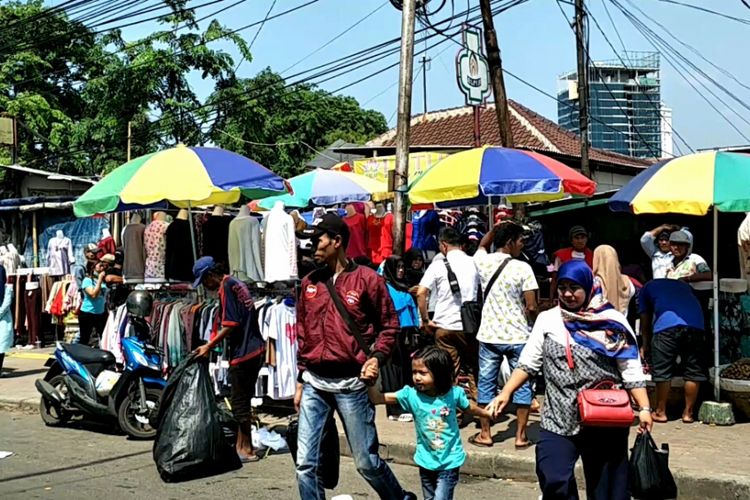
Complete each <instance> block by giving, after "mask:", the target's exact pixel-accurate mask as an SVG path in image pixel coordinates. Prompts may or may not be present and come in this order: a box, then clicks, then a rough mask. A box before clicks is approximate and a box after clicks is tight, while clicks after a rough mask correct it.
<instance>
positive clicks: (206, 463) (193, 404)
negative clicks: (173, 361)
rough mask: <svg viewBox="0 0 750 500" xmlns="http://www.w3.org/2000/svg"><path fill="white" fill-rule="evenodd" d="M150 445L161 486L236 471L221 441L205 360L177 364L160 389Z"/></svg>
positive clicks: (233, 458) (232, 452) (237, 464)
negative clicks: (162, 389) (162, 483)
mask: <svg viewBox="0 0 750 500" xmlns="http://www.w3.org/2000/svg"><path fill="white" fill-rule="evenodd" d="M156 422H157V425H158V430H157V432H156V440H155V441H154V450H153V454H154V462H156V469H157V470H158V471H159V475H160V476H161V478H162V480H163V481H165V482H177V481H184V480H188V479H197V478H201V477H206V476H213V475H215V474H221V473H224V472H228V471H230V470H235V469H239V468H240V467H242V463H241V462H240V459H239V457H238V456H237V452H236V451H235V449H234V448H233V447H232V446H231V445H230V444H229V443H228V442H227V440H226V438H225V437H224V430H223V428H222V425H221V421H220V416H219V408H218V406H217V404H216V401H215V399H214V391H213V388H212V386H211V380H210V376H209V373H208V361H207V360H205V359H198V358H195V357H193V356H191V357H189V358H188V359H186V360H185V361H183V362H182V363H181V364H180V366H178V367H177V369H176V370H175V371H174V373H173V374H172V376H171V377H170V378H169V382H168V383H167V387H166V388H165V389H164V393H163V395H162V399H161V402H160V404H159V413H158V415H157V417H156Z"/></svg>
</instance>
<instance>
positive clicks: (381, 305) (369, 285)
mask: <svg viewBox="0 0 750 500" xmlns="http://www.w3.org/2000/svg"><path fill="white" fill-rule="evenodd" d="M331 275H332V273H331V271H330V269H329V268H327V267H326V268H324V269H319V270H317V271H314V272H312V273H310V275H308V276H307V277H306V278H305V279H303V280H302V290H301V294H300V299H299V301H298V302H297V364H298V367H299V371H300V377H301V375H302V372H303V371H305V370H310V371H311V372H313V373H315V374H316V375H320V376H322V377H330V378H344V377H356V376H359V374H360V371H361V368H362V365H363V364H364V362H365V361H366V360H367V355H366V354H365V353H364V351H363V350H362V349H361V347H360V346H359V344H358V343H357V339H356V338H355V337H354V336H353V335H352V334H351V333H350V332H349V328H348V327H347V326H346V322H345V321H344V320H343V318H342V317H341V314H339V312H338V310H337V309H336V305H335V304H334V303H333V300H332V299H331V296H330V295H329V294H328V288H326V284H325V283H326V281H327V280H328V279H329V278H330V277H331ZM334 286H335V288H336V291H337V292H338V293H339V296H340V297H341V301H342V302H343V303H344V306H345V307H346V308H347V310H348V311H349V314H350V315H351V317H352V319H353V320H354V321H355V322H356V323H357V325H359V329H360V332H361V333H362V336H363V337H364V338H365V342H367V343H368V344H369V345H371V346H372V357H376V358H378V361H379V362H380V366H383V364H384V363H385V360H386V359H387V358H388V356H389V355H390V353H391V348H392V347H393V344H394V343H395V342H396V335H397V334H398V332H399V330H400V327H399V321H398V315H397V314H396V309H395V308H394V307H393V301H392V300H391V297H390V295H389V294H388V290H387V289H386V286H385V280H384V279H383V278H382V277H381V276H378V274H377V273H376V272H375V271H373V270H372V269H370V268H367V267H364V266H358V265H357V264H355V263H353V262H350V263H349V264H348V266H347V268H346V270H344V271H343V272H342V273H341V274H340V275H339V277H338V278H337V279H336V283H335V285H334ZM300 379H301V378H300Z"/></svg>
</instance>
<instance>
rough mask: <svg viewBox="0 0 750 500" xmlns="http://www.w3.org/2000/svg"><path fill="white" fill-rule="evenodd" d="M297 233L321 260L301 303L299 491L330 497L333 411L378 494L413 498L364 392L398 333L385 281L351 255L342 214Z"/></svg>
mask: <svg viewBox="0 0 750 500" xmlns="http://www.w3.org/2000/svg"><path fill="white" fill-rule="evenodd" d="M297 236H298V237H299V238H300V239H310V240H312V248H313V249H314V254H313V259H314V260H315V263H316V264H318V265H320V266H322V267H320V268H319V269H317V270H316V271H313V272H312V273H311V274H310V275H308V276H307V277H305V278H304V279H303V280H302V284H301V286H302V289H301V293H300V298H299V302H298V303H297V319H298V323H297V345H298V351H297V360H298V369H299V376H298V378H297V382H298V383H297V391H296V394H295V397H294V404H295V407H296V408H297V410H298V411H299V431H298V432H299V435H298V450H297V481H298V484H299V492H300V497H301V498H304V499H306V500H307V499H311V500H324V499H325V491H324V489H323V484H322V481H321V480H320V477H319V473H320V469H321V456H320V449H321V439H322V435H323V429H324V428H325V425H326V422H327V421H328V419H329V418H330V417H331V415H332V413H333V411H334V410H336V411H337V413H338V415H339V418H340V419H341V421H342V423H343V424H344V431H345V432H346V437H347V440H348V441H349V448H350V449H351V451H352V457H353V459H354V462H355V465H356V467H357V470H358V471H359V473H360V474H361V475H362V477H363V478H364V479H365V480H366V481H367V482H368V483H369V484H370V486H371V487H372V488H373V489H374V490H375V491H376V492H377V494H378V495H379V496H380V498H383V499H398V500H401V499H411V498H416V497H414V496H413V495H412V494H411V493H408V492H406V491H404V489H403V488H402V487H401V485H400V484H399V482H398V480H397V479H396V477H395V476H394V474H393V472H392V471H391V469H390V468H389V467H388V465H387V464H386V463H385V462H384V461H383V460H382V459H381V458H380V456H379V455H378V435H377V430H376V429H375V407H374V406H373V404H372V403H371V402H370V399H369V397H368V394H367V385H371V384H373V383H375V381H376V379H377V377H378V373H379V370H380V367H381V366H383V364H384V363H385V361H386V359H387V358H388V356H389V355H390V352H391V349H392V347H393V345H394V344H395V342H396V336H397V334H398V332H399V331H400V327H399V321H398V316H397V314H396V310H395V309H394V307H393V302H392V301H391V298H390V295H389V294H388V290H387V289H386V285H385V281H384V280H383V278H382V277H380V276H378V274H377V273H376V272H375V271H373V270H372V269H369V268H367V267H365V266H358V265H357V264H355V263H354V262H352V261H350V260H348V259H347V257H346V246H347V244H348V243H349V228H348V227H347V225H346V223H345V222H344V220H343V219H341V217H339V216H338V215H335V214H326V215H325V216H324V217H323V218H322V219H321V220H320V221H319V222H318V223H317V224H316V225H314V226H312V227H309V228H307V229H304V230H303V231H301V232H299V233H298V234H297Z"/></svg>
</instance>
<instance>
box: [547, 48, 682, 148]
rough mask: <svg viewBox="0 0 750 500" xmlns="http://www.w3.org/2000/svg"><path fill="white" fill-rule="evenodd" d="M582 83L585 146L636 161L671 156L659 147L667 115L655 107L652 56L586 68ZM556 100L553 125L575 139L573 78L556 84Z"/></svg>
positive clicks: (657, 91) (657, 87)
mask: <svg viewBox="0 0 750 500" xmlns="http://www.w3.org/2000/svg"><path fill="white" fill-rule="evenodd" d="M623 63H624V64H623ZM588 80H589V116H590V120H589V139H590V141H591V146H593V147H596V148H601V149H606V150H609V151H613V152H616V153H620V154H624V155H628V156H634V157H639V158H654V157H662V156H671V153H672V152H671V151H665V149H664V148H663V145H662V129H663V128H665V129H669V130H665V132H670V134H669V137H670V138H671V117H672V112H671V110H670V109H668V108H665V107H664V105H663V104H662V102H661V81H660V76H659V53H658V52H626V53H624V54H623V55H622V57H621V59H617V60H616V61H596V62H591V63H590V65H589V75H588ZM557 97H558V105H557V121H558V123H559V125H560V126H562V127H563V128H565V129H568V130H571V131H573V132H576V133H578V132H579V125H578V74H577V72H575V71H573V72H570V73H567V74H565V75H563V76H561V77H560V78H559V80H558V91H557ZM669 142H670V143H671V140H670V141H669ZM665 146H667V148H668V149H671V146H670V145H668V144H667V145H665Z"/></svg>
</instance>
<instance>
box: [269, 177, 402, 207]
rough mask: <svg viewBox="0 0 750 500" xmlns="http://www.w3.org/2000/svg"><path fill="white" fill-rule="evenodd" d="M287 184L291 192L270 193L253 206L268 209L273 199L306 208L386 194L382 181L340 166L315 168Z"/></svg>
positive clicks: (364, 199)
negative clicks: (328, 168) (340, 168)
mask: <svg viewBox="0 0 750 500" xmlns="http://www.w3.org/2000/svg"><path fill="white" fill-rule="evenodd" d="M289 185H290V186H291V188H292V193H293V194H283V195H279V196H271V197H269V198H265V199H263V200H261V201H259V202H258V203H257V204H256V206H257V207H260V208H264V209H270V208H272V207H273V206H274V204H275V203H276V202H277V201H283V202H284V205H286V206H287V207H295V208H306V207H308V206H326V205H336V204H339V203H350V202H354V201H369V200H371V199H375V200H378V199H384V198H386V197H387V196H388V186H387V185H386V184H385V183H383V182H379V181H377V180H375V179H371V178H369V177H366V176H364V175H358V174H354V173H351V172H343V171H341V170H326V169H322V168H316V169H315V170H311V171H310V172H305V173H304V174H301V175H298V176H296V177H292V178H291V179H289Z"/></svg>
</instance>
